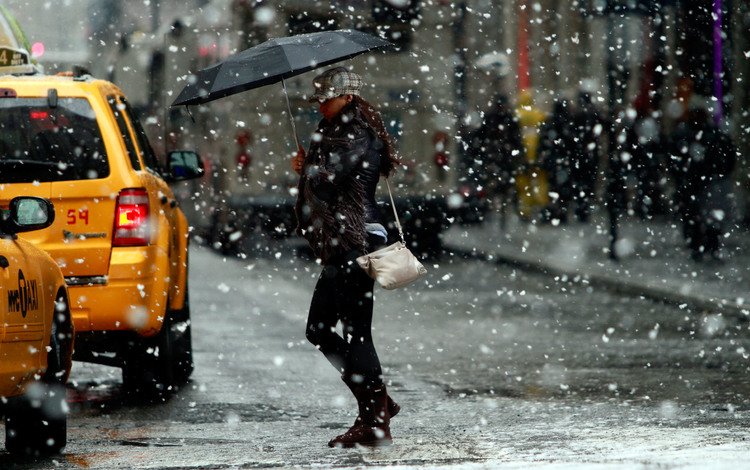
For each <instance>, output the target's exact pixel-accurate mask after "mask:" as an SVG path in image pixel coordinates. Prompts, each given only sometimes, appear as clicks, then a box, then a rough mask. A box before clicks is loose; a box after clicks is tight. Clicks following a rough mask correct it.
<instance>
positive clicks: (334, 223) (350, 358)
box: [292, 67, 399, 447]
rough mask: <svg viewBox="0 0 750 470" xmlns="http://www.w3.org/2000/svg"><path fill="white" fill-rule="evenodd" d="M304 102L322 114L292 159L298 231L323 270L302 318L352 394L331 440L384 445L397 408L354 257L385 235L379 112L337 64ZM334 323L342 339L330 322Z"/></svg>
mask: <svg viewBox="0 0 750 470" xmlns="http://www.w3.org/2000/svg"><path fill="white" fill-rule="evenodd" d="M313 85H314V87H315V91H314V94H313V95H312V97H311V98H310V101H311V102H317V103H318V104H319V105H320V112H321V113H322V114H323V119H322V120H321V121H320V123H319V124H318V128H317V130H316V131H315V133H314V134H313V137H312V140H311V144H310V148H309V150H308V151H307V152H305V151H304V149H302V148H301V147H300V148H299V150H298V153H297V155H296V157H295V158H294V159H293V160H292V168H293V169H294V170H295V171H296V172H297V173H298V174H299V175H300V179H299V184H298V195H297V203H296V205H295V213H296V215H297V221H298V226H297V233H299V234H300V235H302V236H303V237H304V238H306V239H307V241H308V242H309V244H310V247H311V248H312V250H313V252H314V253H315V255H316V256H317V257H318V258H319V259H320V260H321V263H322V265H323V270H322V272H321V274H320V277H319V278H318V282H317V284H316V285H315V291H314V292H313V297H312V302H311V304H310V311H309V316H308V319H307V333H306V336H307V339H308V340H309V341H310V342H311V343H312V344H313V345H315V346H316V347H317V348H318V349H320V351H321V352H322V353H323V354H324V355H325V357H326V359H328V361H329V362H330V363H331V364H332V365H333V366H334V367H335V368H336V370H338V371H339V372H340V373H341V374H342V376H341V378H342V380H343V381H344V383H345V384H346V385H347V387H349V390H350V391H351V392H352V394H353V395H354V397H355V399H356V400H357V405H358V408H359V415H358V416H357V419H356V421H355V423H354V425H353V426H352V427H351V428H350V429H349V430H348V431H347V432H346V433H344V434H341V435H339V436H337V437H335V438H334V439H332V440H331V441H330V442H329V443H328V445H329V446H331V447H338V446H342V447H353V446H355V445H357V444H361V445H381V444H387V443H390V442H391V440H392V439H391V432H390V426H389V424H390V419H391V418H392V417H393V416H395V415H396V413H398V411H399V406H398V405H397V404H396V403H394V402H393V400H391V399H390V397H389V396H388V393H387V391H386V386H385V383H384V382H383V371H382V368H381V366H380V360H379V359H378V354H377V352H376V351H375V346H374V344H373V339H372V331H371V330H372V314H373V283H374V281H373V279H372V278H370V277H369V276H368V275H367V274H366V273H365V272H364V270H362V269H361V268H360V267H359V266H358V265H357V263H356V262H355V259H356V258H357V257H358V256H361V255H362V254H363V253H365V252H368V251H374V250H376V249H377V248H378V247H380V246H382V245H384V244H385V243H386V241H387V233H386V230H385V228H384V227H383V225H382V221H381V219H380V214H379V211H378V208H377V204H376V201H375V189H376V187H377V185H378V180H379V179H380V176H386V177H387V176H388V175H389V174H390V173H391V172H392V171H393V170H394V169H395V167H396V165H397V163H398V159H397V157H396V152H395V149H394V147H393V144H392V142H391V139H390V136H389V135H388V133H387V131H386V129H385V126H384V125H383V120H382V118H381V116H380V113H379V112H378V111H377V110H375V108H374V107H373V106H372V105H371V104H369V103H368V102H367V101H365V100H364V99H363V98H361V97H360V96H359V94H360V90H361V88H362V78H361V77H360V76H359V75H358V74H356V73H354V72H350V71H348V70H347V69H346V68H344V67H337V68H333V69H330V70H327V71H325V72H323V73H322V74H320V75H318V76H317V77H315V79H314V80H313ZM339 322H341V323H342V327H343V328H342V331H343V336H341V335H339V334H337V332H336V326H337V324H338V323H339Z"/></svg>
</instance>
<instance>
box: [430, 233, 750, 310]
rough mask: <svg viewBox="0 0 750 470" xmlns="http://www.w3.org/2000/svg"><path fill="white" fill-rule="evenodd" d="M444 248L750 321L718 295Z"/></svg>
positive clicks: (747, 307) (502, 255)
mask: <svg viewBox="0 0 750 470" xmlns="http://www.w3.org/2000/svg"><path fill="white" fill-rule="evenodd" d="M445 250H446V251H448V252H453V253H457V254H462V255H465V256H470V257H473V258H476V259H480V260H482V261H491V262H496V263H499V264H504V265H508V266H513V267H516V268H519V269H522V270H524V271H533V272H538V273H541V274H546V275H550V276H559V277H568V278H569V279H570V280H572V281H574V282H578V283H585V284H588V285H591V286H593V287H599V288H602V289H606V290H609V291H612V292H616V293H620V294H625V295H629V296H636V297H644V298H646V299H650V300H654V301H657V302H664V303H667V304H671V305H677V306H678V307H680V308H681V309H684V310H685V311H686V312H693V313H718V314H722V315H725V316H727V317H729V318H734V319H737V320H741V321H750V305H744V306H743V305H740V304H739V303H737V302H736V301H733V300H728V299H721V298H714V299H712V298H706V297H701V296H696V295H690V294H683V293H680V292H676V291H674V290H672V289H668V288H658V287H654V286H649V285H645V284H641V283H638V282H633V281H630V280H628V279H623V278H620V279H612V278H611V277H610V276H605V275H601V274H597V273H586V272H583V271H580V270H569V269H563V268H560V267H557V266H553V265H552V264H550V263H545V262H543V261H542V260H538V259H537V260H534V259H532V258H530V257H521V256H512V255H509V254H507V253H501V252H494V253H490V252H486V251H483V250H478V249H474V250H467V249H465V248H461V247H458V246H454V245H452V244H450V243H446V244H445Z"/></svg>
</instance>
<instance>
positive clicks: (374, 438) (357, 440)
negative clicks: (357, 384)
mask: <svg viewBox="0 0 750 470" xmlns="http://www.w3.org/2000/svg"><path fill="white" fill-rule="evenodd" d="M353 391H354V396H355V397H356V398H357V404H358V405H359V413H360V415H359V417H358V418H359V419H358V422H355V423H354V426H352V427H351V428H350V429H349V430H348V431H347V432H345V433H344V434H341V435H340V436H336V437H334V438H333V439H331V441H330V442H329V443H328V446H329V447H345V448H349V447H354V446H356V445H357V444H359V445H362V446H383V445H390V444H391V443H392V442H393V438H392V437H391V428H390V422H391V416H390V414H389V413H388V393H387V392H386V390H385V386H383V387H382V388H380V389H377V390H369V389H367V388H364V387H362V388H355V389H353Z"/></svg>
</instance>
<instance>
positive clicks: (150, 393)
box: [122, 316, 174, 402]
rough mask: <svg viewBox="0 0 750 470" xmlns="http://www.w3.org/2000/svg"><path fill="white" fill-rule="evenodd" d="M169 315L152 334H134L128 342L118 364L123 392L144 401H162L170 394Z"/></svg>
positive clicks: (171, 388) (170, 345)
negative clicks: (157, 331) (134, 337)
mask: <svg viewBox="0 0 750 470" xmlns="http://www.w3.org/2000/svg"><path fill="white" fill-rule="evenodd" d="M170 323H171V322H170V320H169V316H167V317H165V324H164V325H163V326H162V329H161V331H159V333H158V334H157V335H156V336H154V337H153V338H138V339H136V340H134V341H133V342H132V343H131V344H130V345H129V348H128V349H129V351H128V353H127V358H126V359H125V363H124V364H123V366H122V385H123V388H124V390H125V393H127V394H128V395H130V396H132V397H133V398H135V399H138V400H144V401H147V402H154V401H165V400H166V399H168V398H169V396H170V395H171V394H172V392H173V390H174V387H173V384H174V376H173V373H172V362H173V354H172V335H171V334H170V333H169V332H170V330H171V325H170Z"/></svg>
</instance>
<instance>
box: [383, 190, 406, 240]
mask: <svg viewBox="0 0 750 470" xmlns="http://www.w3.org/2000/svg"><path fill="white" fill-rule="evenodd" d="M385 184H386V186H388V196H389V197H390V198H391V209H393V216H394V217H395V218H396V219H395V220H396V227H397V228H398V234H399V236H400V237H401V242H402V243H403V244H404V245H406V240H404V231H403V230H402V229H401V221H399V220H398V213H397V212H396V203H395V202H393V193H391V184H390V183H389V182H388V178H385Z"/></svg>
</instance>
